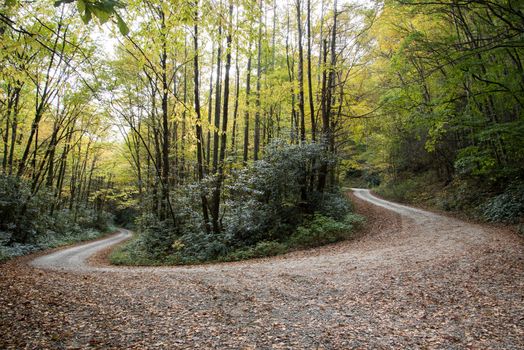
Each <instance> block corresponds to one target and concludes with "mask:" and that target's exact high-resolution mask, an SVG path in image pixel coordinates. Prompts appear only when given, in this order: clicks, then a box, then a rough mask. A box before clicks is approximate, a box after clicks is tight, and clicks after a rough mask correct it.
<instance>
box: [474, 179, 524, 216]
mask: <svg viewBox="0 0 524 350" xmlns="http://www.w3.org/2000/svg"><path fill="white" fill-rule="evenodd" d="M479 209H480V210H481V212H482V215H483V217H484V218H485V219H487V220H488V221H494V222H506V223H517V222H519V219H522V216H523V215H524V185H522V184H521V185H520V186H517V185H513V186H511V187H509V188H508V189H507V190H506V191H504V192H503V193H501V194H499V195H497V196H495V197H493V198H491V199H489V200H488V201H487V202H486V203H485V204H483V205H481V206H480V208H479Z"/></svg>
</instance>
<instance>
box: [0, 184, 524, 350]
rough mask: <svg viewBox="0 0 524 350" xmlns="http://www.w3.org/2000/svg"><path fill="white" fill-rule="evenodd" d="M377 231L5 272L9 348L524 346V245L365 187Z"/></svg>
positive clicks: (51, 261) (84, 250)
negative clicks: (234, 251) (319, 242)
mask: <svg viewBox="0 0 524 350" xmlns="http://www.w3.org/2000/svg"><path fill="white" fill-rule="evenodd" d="M354 195H355V197H357V199H356V204H357V209H358V211H360V212H363V213H365V214H366V215H368V216H369V217H370V218H371V220H370V223H369V225H368V227H367V228H366V231H367V234H365V235H362V236H361V237H359V238H357V239H354V240H351V241H348V242H343V243H340V244H336V245H332V246H327V247H321V248H318V249H313V250H308V251H301V252H294V253H291V254H287V255H285V256H282V257H276V258H269V259H261V260H253V261H245V262H241V263H228V264H215V265H200V266H193V267H158V268H155V267H149V268H146V267H143V268H119V267H111V266H91V265H89V264H88V262H87V258H88V257H89V256H91V255H92V254H94V253H96V252H97V251H99V250H101V249H105V248H107V247H108V246H110V245H112V244H115V243H117V242H119V241H121V240H123V239H126V238H127V237H128V235H129V233H128V232H126V231H122V232H121V233H120V234H118V235H116V236H113V237H110V238H108V239H106V240H100V241H97V242H93V243H89V244H86V245H83V246H78V247H73V248H69V249H64V250H61V251H58V252H55V253H52V254H49V255H45V256H42V257H39V258H37V259H35V260H33V261H31V262H30V264H27V263H26V260H24V259H19V260H16V259H15V261H12V262H9V263H6V264H4V265H0V273H1V274H0V287H1V288H2V293H1V294H0V315H1V316H0V333H1V334H3V335H6V334H7V336H2V339H0V348H42V347H48V348H87V347H92V348H93V347H94V348H136V349H144V348H152V349H153V348H155V349H176V348H218V349H224V348H232V349H251V348H257V349H272V348H284V349H288V348H291V349H301V348H308V349H311V348H325V349H348V348H364V349H366V348H374V349H381V348H383V349H389V348H394V349H400V348H445V349H464V348H471V349H522V348H524V249H523V248H524V244H523V240H522V239H521V238H519V237H518V236H517V235H515V234H513V233H511V232H508V231H506V230H505V229H502V228H495V227H492V226H487V225H478V224H471V223H467V222H464V221H460V220H457V219H453V218H449V217H446V216H441V215H437V214H434V213H430V212H427V211H424V210H420V209H415V208H410V207H406V206H402V205H399V204H395V203H392V202H388V201H384V200H381V199H379V198H376V197H374V196H373V195H371V194H370V193H369V191H368V190H362V189H354Z"/></svg>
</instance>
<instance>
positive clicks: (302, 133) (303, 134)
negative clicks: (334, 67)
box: [296, 0, 306, 142]
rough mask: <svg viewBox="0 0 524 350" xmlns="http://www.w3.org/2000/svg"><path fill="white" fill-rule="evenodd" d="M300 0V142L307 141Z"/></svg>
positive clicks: (298, 11)
mask: <svg viewBox="0 0 524 350" xmlns="http://www.w3.org/2000/svg"><path fill="white" fill-rule="evenodd" d="M301 7H302V5H301V3H300V0H296V8H297V29H298V74H297V80H298V110H299V113H300V141H301V142H305V141H306V123H305V108H304V49H303V47H302V11H301Z"/></svg>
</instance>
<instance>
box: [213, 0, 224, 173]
mask: <svg viewBox="0 0 524 350" xmlns="http://www.w3.org/2000/svg"><path fill="white" fill-rule="evenodd" d="M221 5H222V2H220V6H221ZM221 66H222V20H220V22H219V24H218V49H217V77H216V84H215V89H216V92H215V122H214V125H213V126H214V129H215V130H214V132H213V174H215V173H216V172H217V170H218V144H219V136H220V135H219V132H218V130H219V129H220V102H221V95H222V86H221V85H222V84H221V83H222V76H221V75H222V67H221Z"/></svg>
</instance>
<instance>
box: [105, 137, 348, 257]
mask: <svg viewBox="0 0 524 350" xmlns="http://www.w3.org/2000/svg"><path fill="white" fill-rule="evenodd" d="M322 161H326V162H329V161H330V159H329V158H328V157H326V156H325V153H324V151H323V149H322V147H320V146H319V145H316V144H302V145H289V144H287V143H285V142H283V141H281V140H275V141H274V142H273V143H271V144H269V145H268V146H267V147H266V149H265V157H264V159H263V160H261V161H257V162H254V163H253V164H251V165H249V166H247V167H244V168H242V169H239V170H236V171H234V172H233V174H232V175H231V176H230V178H228V179H227V182H226V184H225V202H224V205H223V206H222V208H223V214H222V225H223V230H222V231H221V232H220V233H211V232H206V229H205V227H204V225H203V218H202V216H201V214H200V213H201V210H200V205H201V201H200V200H201V199H200V196H201V195H202V194H205V195H206V196H207V197H208V198H209V197H210V196H211V194H212V191H213V189H214V182H215V181H216V179H215V178H213V177H208V178H206V179H205V180H204V181H202V182H200V183H198V184H193V183H189V184H187V185H184V186H179V187H178V188H177V189H176V190H174V191H173V193H172V196H171V198H172V203H173V206H174V208H176V214H175V216H176V222H175V223H173V222H170V221H168V220H166V221H161V220H159V218H158V217H157V216H156V215H153V214H147V213H145V214H143V215H141V216H140V217H139V218H138V220H137V222H136V225H137V228H138V231H139V233H140V234H139V237H138V238H137V240H136V241H135V242H133V243H132V245H131V246H130V247H128V248H125V249H122V250H119V252H118V253H115V258H114V259H113V260H114V261H117V262H119V263H122V262H124V261H130V262H131V260H133V259H136V262H134V263H140V264H143V263H148V262H153V263H155V264H157V263H162V264H191V263H197V262H205V261H215V260H241V259H245V258H255V257H263V256H271V255H276V254H281V253H283V252H285V251H287V250H288V249H294V248H296V247H310V246H315V245H320V244H324V243H332V242H335V241H338V240H340V239H343V238H345V237H348V236H349V235H348V232H349V231H350V230H351V228H352V225H353V224H354V223H355V222H353V221H351V220H350V219H354V218H355V217H354V216H348V212H349V210H350V204H349V202H348V199H347V198H346V196H345V195H344V194H343V193H341V192H339V191H333V192H324V193H317V192H315V191H314V189H311V188H309V187H307V186H306V187H304V186H303V185H301V180H302V179H309V178H310V177H311V176H312V175H313V174H312V169H313V168H312V165H313V164H314V163H316V164H318V163H319V162H322ZM303 191H304V192H303ZM313 214H314V215H313ZM311 215H313V216H311ZM310 217H314V218H315V219H313V220H309V219H308V218H310ZM305 219H306V221H304V220H305ZM299 226H300V227H302V228H303V229H304V230H306V229H309V227H311V230H310V232H311V234H310V236H308V238H307V239H306V238H305V235H306V234H305V233H304V234H303V235H298V236H296V235H294V236H293V237H294V238H293V239H292V240H290V237H291V236H292V234H293V232H295V231H296V229H297V227H299ZM324 231H326V232H324ZM302 236H304V237H302ZM300 237H302V238H300ZM133 249H135V250H136V251H135V252H134V253H130V252H131V251H132V250H133ZM126 259H127V260H126Z"/></svg>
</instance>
